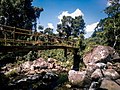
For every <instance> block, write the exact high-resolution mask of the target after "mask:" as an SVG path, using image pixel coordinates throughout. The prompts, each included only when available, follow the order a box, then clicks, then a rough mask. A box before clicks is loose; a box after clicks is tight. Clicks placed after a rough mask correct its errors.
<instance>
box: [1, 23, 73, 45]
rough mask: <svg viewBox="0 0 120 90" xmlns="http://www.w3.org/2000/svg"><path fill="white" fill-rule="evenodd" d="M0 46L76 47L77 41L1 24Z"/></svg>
mask: <svg viewBox="0 0 120 90" xmlns="http://www.w3.org/2000/svg"><path fill="white" fill-rule="evenodd" d="M0 44H2V45H4V46H8V45H10V46H16V45H22V46H24V45H62V46H74V44H75V41H69V40H67V39H65V38H60V37H58V36H54V35H46V34H43V33H40V32H34V31H33V30H26V29H21V28H16V27H11V26H6V25H1V24H0Z"/></svg>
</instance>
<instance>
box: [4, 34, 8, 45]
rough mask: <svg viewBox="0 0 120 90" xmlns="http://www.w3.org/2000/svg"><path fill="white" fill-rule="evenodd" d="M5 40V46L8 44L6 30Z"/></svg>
mask: <svg viewBox="0 0 120 90" xmlns="http://www.w3.org/2000/svg"><path fill="white" fill-rule="evenodd" d="M4 40H5V46H7V35H6V32H4Z"/></svg>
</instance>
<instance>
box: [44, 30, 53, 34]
mask: <svg viewBox="0 0 120 90" xmlns="http://www.w3.org/2000/svg"><path fill="white" fill-rule="evenodd" d="M44 34H47V35H53V29H52V28H46V29H45V30H44Z"/></svg>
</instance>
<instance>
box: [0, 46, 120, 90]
mask: <svg viewBox="0 0 120 90" xmlns="http://www.w3.org/2000/svg"><path fill="white" fill-rule="evenodd" d="M83 62H84V64H85V66H84V67H81V68H80V70H79V71H75V70H73V69H72V68H71V70H70V69H68V68H66V67H64V66H62V65H61V64H60V63H58V60H56V59H54V58H48V59H47V60H45V59H44V58H38V59H36V60H32V61H24V62H22V63H21V64H19V65H17V66H16V65H15V66H14V65H13V64H6V65H5V66H3V67H1V72H0V77H1V79H0V88H1V89H2V90H3V89H6V90H8V89H10V90H119V88H120V57H119V54H118V53H117V52H116V51H115V50H114V49H113V48H111V47H108V46H96V47H94V48H93V49H92V50H91V51H89V52H87V53H86V54H84V56H83ZM66 64H67V63H66Z"/></svg>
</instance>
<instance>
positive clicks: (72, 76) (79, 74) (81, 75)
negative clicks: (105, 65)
mask: <svg viewBox="0 0 120 90" xmlns="http://www.w3.org/2000/svg"><path fill="white" fill-rule="evenodd" d="M85 75H86V71H75V70H70V71H69V72H68V79H69V81H70V82H71V83H72V84H73V85H79V86H82V85H83V82H84V79H85Z"/></svg>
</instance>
